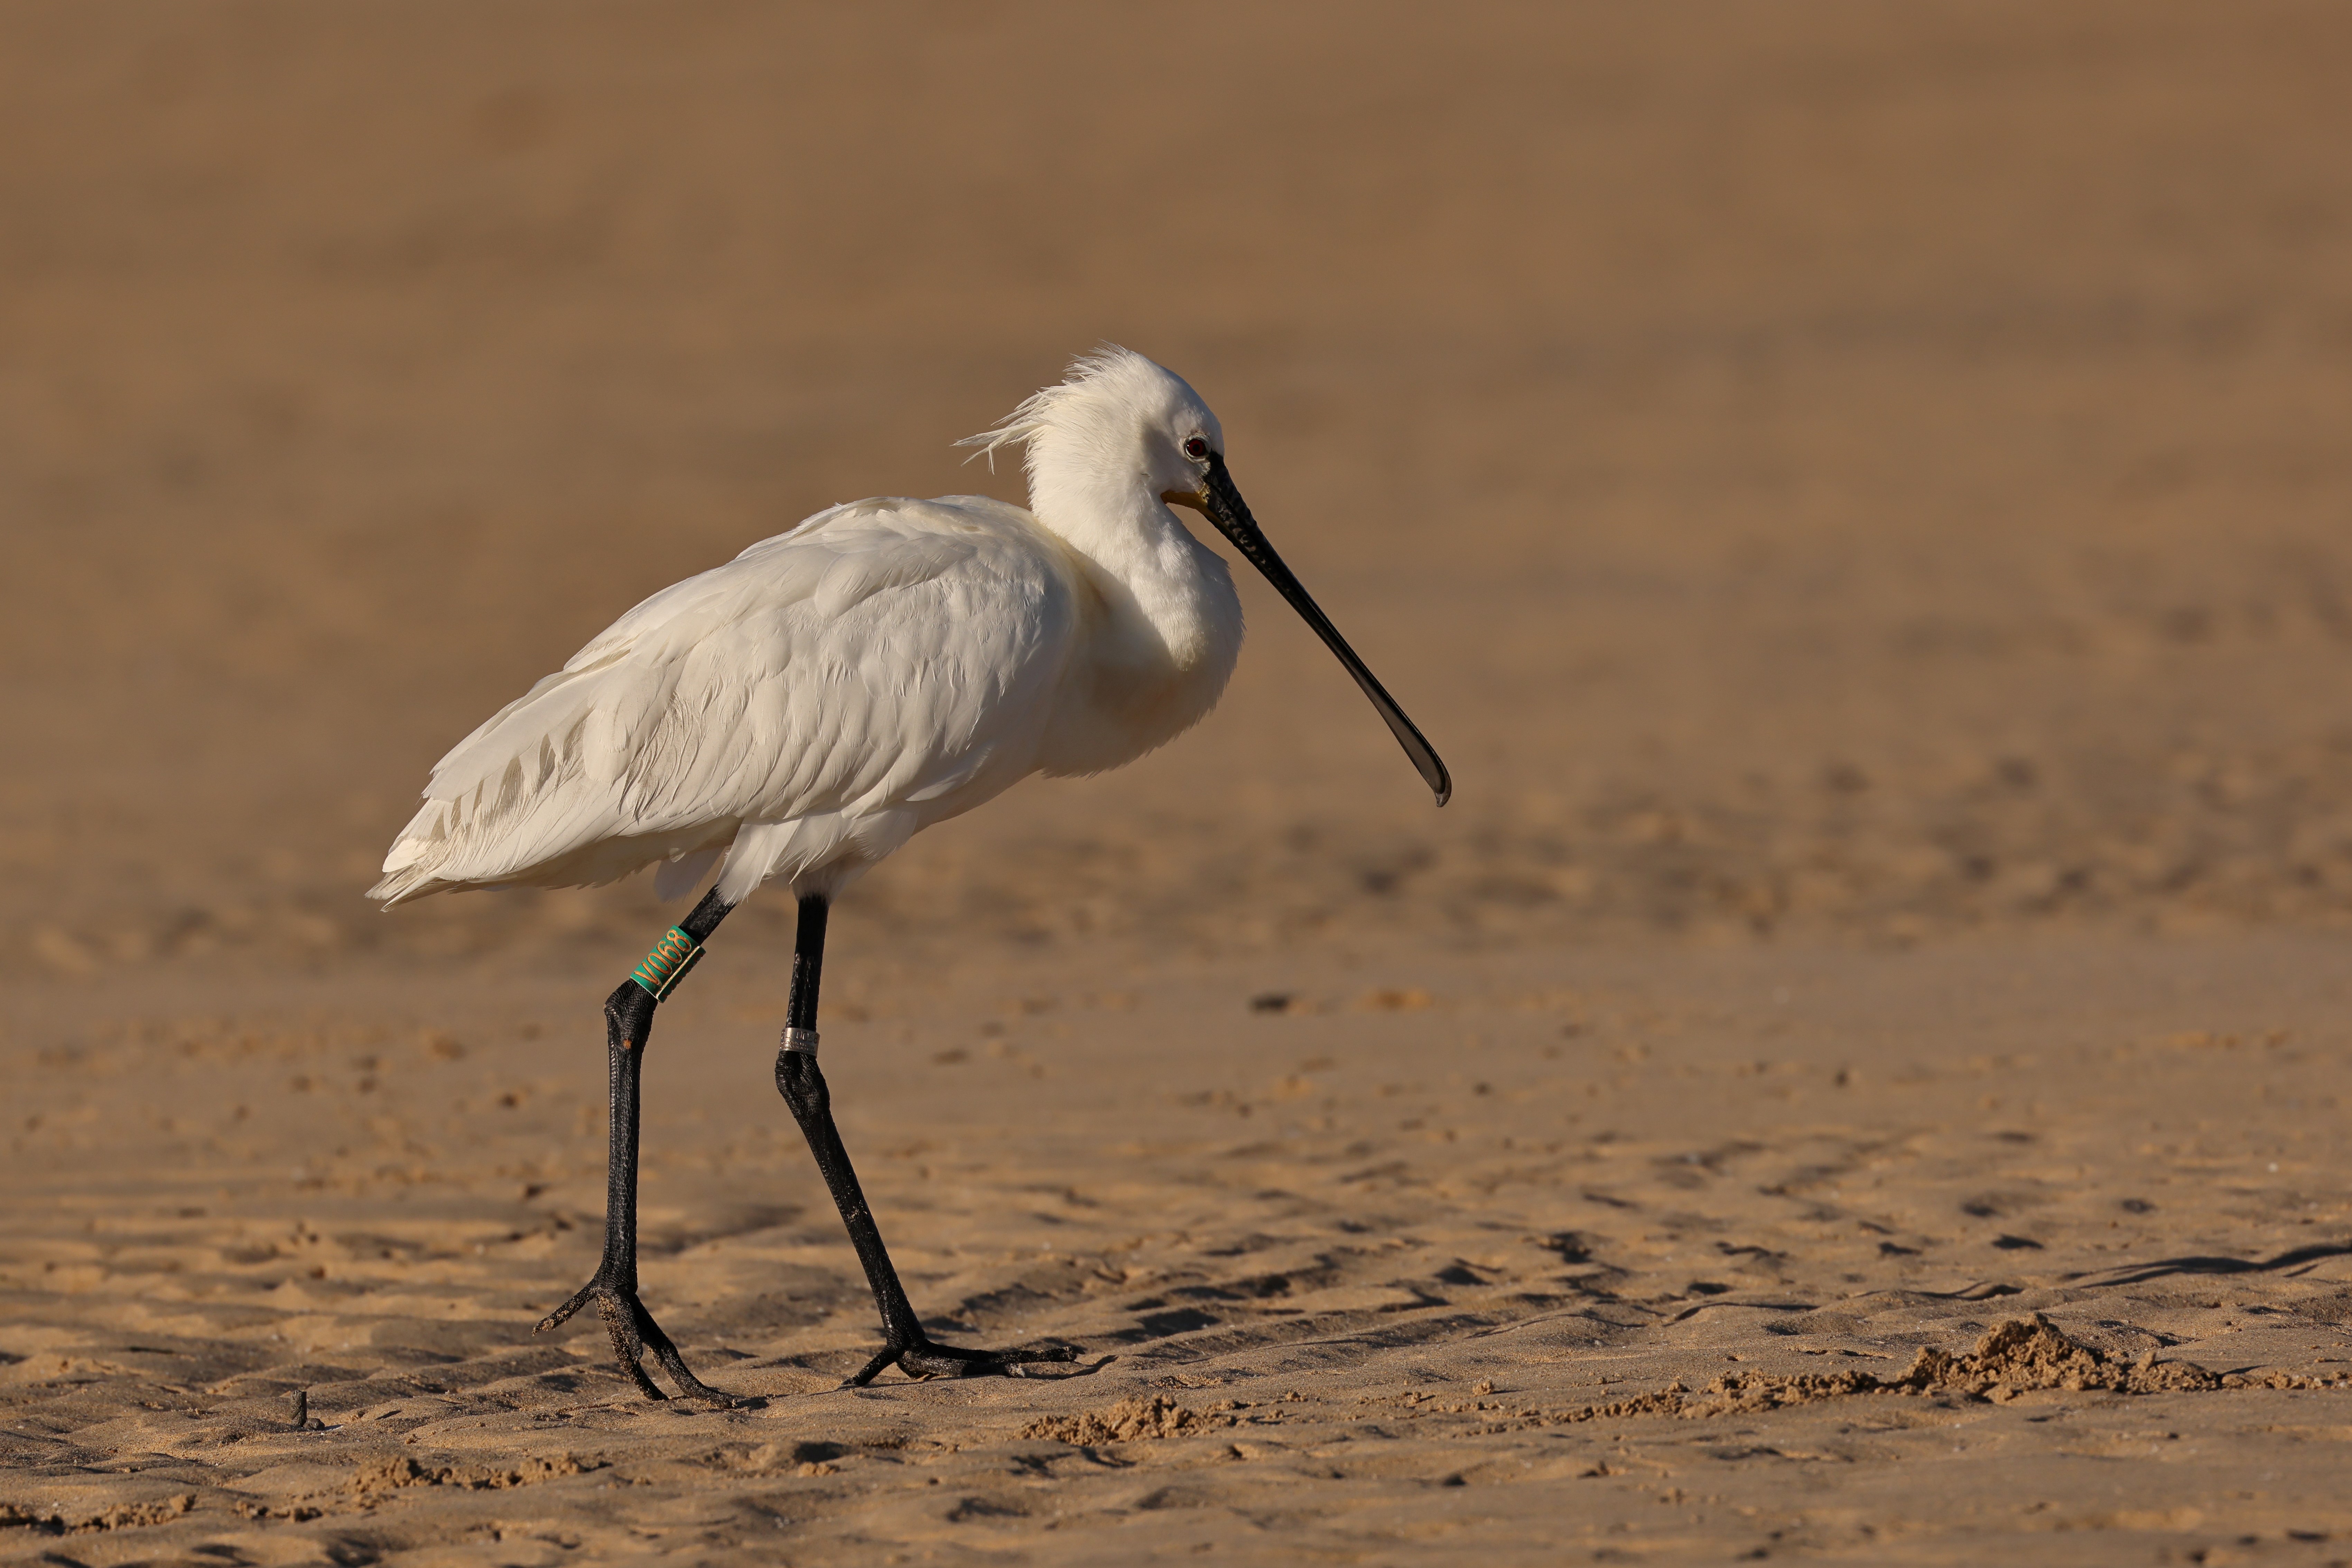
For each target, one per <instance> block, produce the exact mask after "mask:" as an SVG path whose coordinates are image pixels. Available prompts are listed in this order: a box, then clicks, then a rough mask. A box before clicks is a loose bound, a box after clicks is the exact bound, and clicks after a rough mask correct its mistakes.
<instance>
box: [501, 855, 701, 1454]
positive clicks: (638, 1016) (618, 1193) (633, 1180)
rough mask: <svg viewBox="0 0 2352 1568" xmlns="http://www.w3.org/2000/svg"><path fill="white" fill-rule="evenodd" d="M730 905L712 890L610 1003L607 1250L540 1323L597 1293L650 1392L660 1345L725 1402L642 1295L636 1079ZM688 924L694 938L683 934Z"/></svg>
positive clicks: (622, 1349) (619, 1347) (684, 1378)
mask: <svg viewBox="0 0 2352 1568" xmlns="http://www.w3.org/2000/svg"><path fill="white" fill-rule="evenodd" d="M729 908H730V906H729V905H727V904H725V903H722V902H720V901H719V895H718V894H717V893H716V892H713V893H710V894H709V895H708V896H707V897H705V898H704V899H703V900H702V901H701V902H700V903H698V904H697V905H695V906H694V912H693V913H692V914H689V915H688V916H687V917H686V919H684V920H683V921H679V922H678V923H677V927H676V928H675V930H674V932H673V934H672V935H669V936H665V937H664V938H663V941H662V945H661V946H660V947H657V948H656V949H655V950H654V952H653V954H652V955H651V956H650V957H648V958H647V959H646V962H645V963H642V964H639V965H638V966H637V969H636V972H635V974H633V975H632V976H631V978H629V979H627V980H624V981H623V982H621V988H620V989H619V990H617V991H615V992H614V993H613V994H612V995H611V996H610V997H608V998H607V999H606V1000H605V1003H604V1030H605V1034H606V1036H607V1039H608V1044H609V1047H610V1050H611V1068H612V1071H611V1077H612V1085H611V1089H612V1098H611V1107H612V1120H611V1122H610V1128H611V1152H610V1154H609V1157H608V1159H607V1162H606V1164H605V1168H604V1261H603V1262H601V1263H599V1264H598V1265H597V1266H596V1274H595V1277H594V1278H593V1279H590V1280H589V1281H588V1283H587V1284H585V1285H583V1286H582V1287H581V1288H580V1289H579V1292H578V1293H577V1294H575V1295H574V1296H573V1297H572V1300H569V1301H566V1302H564V1303H563V1305H562V1306H561V1307H558V1308H556V1309H555V1310H553V1311H552V1312H550V1313H549V1314H548V1315H547V1316H546V1317H545V1318H544V1319H542V1320H541V1322H540V1325H539V1331H540V1332H541V1333H542V1334H543V1333H546V1332H547V1331H549V1330H551V1329H554V1328H558V1327H561V1326H562V1324H563V1322H564V1321H566V1320H568V1319H569V1318H571V1316H572V1314H573V1313H574V1312H577V1311H578V1310H580V1309H581V1308H583V1307H584V1306H586V1305H587V1304H588V1303H589V1302H590V1301H591V1300H593V1301H594V1302H595V1303H596V1305H597V1307H598V1309H599V1310H601V1311H602V1312H603V1313H604V1327H605V1329H606V1331H608V1332H610V1333H611V1334H612V1336H613V1354H614V1358H615V1359H617V1360H618V1361H619V1362H620V1363H621V1371H622V1373H623V1374H624V1375H625V1376H627V1377H628V1378H630V1379H631V1380H633V1381H634V1382H635V1384H636V1385H637V1387H638V1389H639V1390H640V1391H642V1392H643V1393H644V1394H645V1395H646V1398H648V1399H662V1398H666V1397H667V1395H665V1394H663V1393H662V1391H661V1390H660V1389H658V1388H656V1387H655V1386H654V1381H653V1379H651V1378H650V1377H647V1376H646V1369H645V1368H644V1367H643V1366H642V1365H640V1364H639V1363H640V1360H641V1358H642V1357H643V1356H644V1355H645V1352H646V1351H648V1350H650V1351H652V1352H654V1356H655V1359H656V1360H658V1361H659V1362H660V1363H661V1364H662V1367H663V1369H664V1370H666V1371H667V1373H669V1375H670V1379H671V1381H672V1382H674V1383H676V1384H677V1391H678V1393H680V1394H684V1395H685V1396H686V1397H687V1398H688V1399H701V1400H707V1401H709V1403H711V1404H713V1405H720V1406H722V1407H724V1406H727V1405H733V1404H734V1403H735V1402H734V1401H733V1400H731V1399H730V1398H728V1397H727V1395H725V1394H721V1393H719V1391H718V1390H717V1389H715V1388H712V1387H710V1386H709V1384H705V1383H704V1382H703V1381H702V1380H701V1379H700V1378H698V1377H697V1376H695V1375H694V1373H691V1372H689V1371H688V1370H687V1365H686V1361H685V1358H684V1357H682V1356H680V1355H679V1354H678V1353H677V1346H676V1345H675V1344H672V1343H671V1342H670V1337H669V1336H668V1335H667V1334H666V1333H664V1332H662V1328H661V1325H660V1324H659V1323H656V1322H655V1321H654V1315H653V1314H652V1313H651V1312H648V1311H646V1307H645V1303H644V1302H643V1301H641V1300H638V1299H637V1087H638V1081H639V1079H640V1076H641V1075H642V1073H643V1072H644V1070H645V1056H646V1040H647V1039H648V1038H649V1037H651V1036H652V1034H653V1028H654V1009H655V1008H656V1006H657V1005H659V998H660V997H661V996H667V994H669V993H670V991H671V990H672V989H673V988H675V987H676V985H677V982H678V981H679V980H681V979H683V978H684V977H685V974H686V971H687V970H688V969H690V968H692V967H693V966H694V963H695V962H696V960H698V958H699V957H700V956H701V944H702V942H704V941H705V940H706V939H707V938H708V937H709V935H710V933H711V932H712V931H716V930H718V929H719V921H722V920H725V919H726V918H727V911H728V909H729ZM676 932H683V933H684V934H685V935H686V937H687V938H688V939H689V940H688V942H679V941H677V936H676V934H675V933H676Z"/></svg>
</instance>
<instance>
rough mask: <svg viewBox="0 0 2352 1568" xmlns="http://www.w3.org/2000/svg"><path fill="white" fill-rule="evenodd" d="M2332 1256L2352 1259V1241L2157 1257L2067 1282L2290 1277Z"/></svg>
mask: <svg viewBox="0 0 2352 1568" xmlns="http://www.w3.org/2000/svg"><path fill="white" fill-rule="evenodd" d="M2328 1258H2352V1242H2345V1241H2323V1242H2318V1243H2315V1244H2314V1245H2312V1246H2310V1247H2295V1248H2294V1250H2293V1251H2290V1252H2282V1253H2280V1254H2279V1255H2278V1256H2277V1257H2276V1258H2262V1259H2254V1258H2206V1257H2200V1258H2155V1259H2153V1260H2151V1261H2149V1262H2147V1263H2134V1264H2126V1265H2125V1266H2124V1267H2123V1268H2118V1269H2114V1270H2111V1271H2109V1272H2107V1273H2105V1274H2104V1275H2075V1276H2073V1277H2072V1278H2070V1279H2068V1280H2067V1283H2068V1284H2079V1285H2083V1286H2086V1287H2088V1288H2090V1289H2106V1288H2107V1287H2109V1286H2114V1285H2138V1284H2141V1283H2144V1282H2145V1281H2147V1280H2150V1279H2165V1278H2166V1277H2168V1276H2169V1275H2174V1274H2275V1273H2279V1272H2282V1271H2284V1272H2286V1273H2288V1275H2289V1276H2290V1277H2292V1276H2293V1275H2295V1274H2302V1273H2305V1272H2306V1271H2308V1270H2309V1269H2312V1268H2317V1267H2318V1266H2319V1265H2320V1264H2321V1263H2324V1262H2326V1260H2327V1259H2328Z"/></svg>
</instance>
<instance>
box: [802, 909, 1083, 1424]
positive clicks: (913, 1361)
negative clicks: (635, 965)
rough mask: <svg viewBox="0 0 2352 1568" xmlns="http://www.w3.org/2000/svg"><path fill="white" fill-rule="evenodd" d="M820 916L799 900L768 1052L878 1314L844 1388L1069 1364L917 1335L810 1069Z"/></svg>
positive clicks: (1069, 1354)
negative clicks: (883, 1377) (896, 1376)
mask: <svg viewBox="0 0 2352 1568" xmlns="http://www.w3.org/2000/svg"><path fill="white" fill-rule="evenodd" d="M825 915H826V907H825V901H824V900H823V899H821V898H806V899H803V900H801V910H800V930H799V932H798V934H797V935H796V937H795V938H794V940H793V991H792V999H791V1001H790V1002H789V1003H788V1004H787V1005H786V1011H785V1015H784V1045H783V1048H782V1050H780V1051H778V1052H777V1053H776V1089H777V1090H778V1092H780V1093H782V1095H783V1097H784V1103H785V1104H787V1105H789V1106H791V1107H792V1108H793V1121H798V1122H799V1123H800V1124H801V1132H802V1135H803V1136H804V1137H805V1138H807V1139H808V1146H809V1152H810V1153H812V1154H814V1155H815V1156H816V1168H817V1169H818V1171H820V1172H822V1173H824V1184H825V1187H826V1189H827V1190H828V1191H830V1192H831V1193H832V1194H833V1201H834V1204H835V1206H836V1207H837V1208H839V1209H840V1210H841V1223H842V1224H843V1225H845V1226H848V1227H849V1242H850V1245H851V1246H853V1247H856V1248H857V1261H858V1262H860V1263H862V1264H864V1265H865V1266H866V1283H867V1284H868V1285H870V1286H872V1287H873V1288H874V1305H875V1306H876V1308H877V1309H878V1310H880V1311H881V1314H882V1349H881V1352H879V1353H878V1354H877V1355H876V1356H875V1357H874V1359H873V1360H872V1361H869V1362H867V1363H866V1367H865V1370H863V1371H862V1372H860V1373H858V1374H857V1375H856V1377H853V1378H851V1379H850V1380H849V1382H848V1384H845V1385H844V1386H845V1387H854V1386H858V1385H862V1384H868V1383H871V1382H873V1381H874V1378H875V1376H876V1374H877V1373H880V1372H881V1370H882V1369H883V1368H884V1367H887V1366H893V1365H895V1366H897V1367H898V1368H899V1369H900V1370H901V1371H903V1372H904V1373H906V1374H907V1375H908V1376H909V1377H917V1378H924V1377H987V1376H991V1375H996V1374H1002V1375H1003V1376H1007V1377H1021V1376H1024V1375H1025V1374H1024V1370H1023V1369H1024V1368H1025V1367H1029V1366H1033V1365H1036V1364H1038V1363H1045V1362H1066V1361H1072V1360H1075V1359H1076V1356H1077V1352H1076V1351H1073V1350H1065V1349H1054V1350H1041V1351H974V1350H961V1349H959V1348H957V1347H955V1346H952V1345H939V1344H933V1343H932V1342H930V1340H929V1338H928V1337H926V1336H925V1334H924V1333H923V1325H922V1323H921V1322H920V1321H919V1320H918V1319H917V1318H916V1316H915V1309H914V1308H913V1306H911V1305H910V1304H909V1303H908V1300H907V1290H906V1287H905V1286H903V1285H901V1284H899V1283H898V1269H897V1268H893V1267H892V1266H891V1263H890V1252H889V1249H888V1248H887V1247H884V1246H883V1245H882V1232H881V1231H880V1230H879V1229H878V1228H877V1226H875V1224H874V1214H873V1211H872V1210H870V1209H868V1208H867V1207H866V1194H865V1191H864V1190H863V1189H862V1188H860V1187H859V1186H858V1184H857V1173H856V1171H854V1170H852V1169H851V1168H850V1164H849V1152H848V1151H847V1150H845V1149H844V1148H843V1147H842V1146H841V1133H840V1131H839V1130H837V1129H836V1128H835V1126H834V1124H833V1095H832V1092H831V1091H830V1090H828V1089H826V1088H825V1084H824V1073H823V1072H822V1071H820V1070H819V1069H818V1068H817V1065H816V995H817V984H818V982H819V980H820V978H821V977H822V973H823V971H824V925H825Z"/></svg>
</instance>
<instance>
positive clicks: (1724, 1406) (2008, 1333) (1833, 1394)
mask: <svg viewBox="0 0 2352 1568" xmlns="http://www.w3.org/2000/svg"><path fill="white" fill-rule="evenodd" d="M2220 1387H2221V1378H2220V1377H2218V1376H2216V1375H2215V1374H2214V1373H2210V1372H2208V1371H2207V1370H2205V1368H2203V1367H2201V1366H2198V1365H2195V1364H2193V1363H2189V1362H2166V1363H2162V1364H2161V1365H2159V1364H2158V1363H2157V1361H2156V1352H2154V1351H2153V1350H2151V1351H2148V1352H2145V1353H2143V1354H2142V1355H2141V1356H2140V1357H2139V1358H2138V1359H2137V1360H2136V1361H2130V1362H2126V1361H2122V1360H2119V1359H2117V1358H2116V1357H2114V1356H2110V1355H2108V1354H2107V1353H2106V1352H2104V1351H2101V1350H2099V1349H2097V1348H2096V1347H2095V1346H2092V1345H2086V1344H2083V1343H2081V1342H2078V1341H2074V1340H2070V1339H2068V1338H2067V1337H2066V1336H2065V1335H2064V1334H2063V1333H2061V1332H2060V1331H2058V1329H2057V1328H2056V1326H2055V1325H2053V1323H2052V1322H2051V1321H2050V1320H2049V1319H2047V1318H2045V1317H2043V1316H2042V1314H2041V1313H2039V1312H2036V1313H2035V1314H2034V1315H2033V1317H2032V1320H2031V1321H2025V1320H2021V1319H2016V1318H2012V1319H2011V1320H2010V1321H2007V1322H2005V1323H2002V1324H2001V1325H2000V1327H1998V1328H1995V1329H1992V1330H1990V1331H1988V1332H1987V1333H1986V1334H1985V1336H1984V1337H1983V1338H1982V1339H1980V1340H1979V1341H1978V1342H1977V1348H1976V1349H1975V1350H1973V1351H1970V1352H1966V1353H1964V1354H1960V1355H1954V1354H1952V1353H1951V1352H1948V1351H1939V1350H1932V1349H1928V1348H1926V1347H1922V1348H1921V1350H1920V1352H1919V1353H1918V1354H1917V1355H1916V1356H1914V1357H1913V1358H1912V1361H1911V1365H1910V1367H1909V1368H1908V1369H1907V1370H1906V1371H1905V1372H1904V1373H1903V1375H1902V1376H1900V1377H1896V1378H1881V1377H1878V1376H1876V1375H1875V1374H1874V1373H1867V1372H1840V1373H1800V1374H1798V1375H1796V1376H1793V1377H1780V1376H1772V1375H1769V1374H1766V1373H1727V1374H1725V1375H1724V1376H1722V1377H1718V1378H1717V1379H1715V1380H1714V1381H1713V1382H1712V1383H1709V1384H1707V1385H1706V1389H1705V1390H1704V1391H1702V1392H1700V1393H1696V1394H1694V1393H1692V1392H1691V1391H1690V1390H1689V1389H1687V1388H1685V1387H1684V1386H1683V1385H1682V1384H1680V1383H1675V1384H1670V1385H1669V1386H1668V1387H1666V1388H1665V1389H1664V1390H1663V1391H1662V1392H1660V1393H1656V1394H1636V1395H1634V1396H1633V1397H1632V1398H1630V1399H1620V1400H1614V1401H1612V1402H1611V1403H1609V1404H1607V1405H1588V1406H1586V1407H1585V1408H1584V1409H1582V1410H1577V1411H1570V1412H1567V1413H1565V1414H1564V1415H1559V1416H1557V1417H1554V1419H1557V1420H1563V1421H1569V1422H1579V1421H1598V1420H1604V1419H1617V1418H1622V1417H1624V1416H1629V1415H1677V1416H1681V1417H1683V1418H1685V1419H1686V1420H1704V1419H1706V1418H1708V1417H1711V1416H1717V1415H1746V1414H1749V1413H1752V1412H1755V1411H1761V1410H1776V1409H1780V1408H1782V1407H1784V1406H1788V1405H1814V1404H1818V1403H1820V1402H1821V1401H1822V1400H1825V1399H1845V1398H1851V1397H1853V1396H1854V1395H1857V1394H1960V1395H1963V1396H1965V1397H1967V1398H1970V1399H1984V1400H1990V1401H1991V1402H1992V1403H1994V1404H2001V1403H2004V1402H2006V1401H2008V1400H2011V1399H2013V1398H2015V1397H2016V1396H2017V1395H2019V1394H2025V1393H2030V1392H2032V1391H2033V1390H2036V1389H2045V1388H2063V1389H2068V1390H2074V1391H2078V1392H2080V1391H2090V1390H2100V1391H2105V1392H2107V1393H2113V1394H2170V1393H2192V1392H2202V1391H2205V1390H2209V1389H2216V1388H2220Z"/></svg>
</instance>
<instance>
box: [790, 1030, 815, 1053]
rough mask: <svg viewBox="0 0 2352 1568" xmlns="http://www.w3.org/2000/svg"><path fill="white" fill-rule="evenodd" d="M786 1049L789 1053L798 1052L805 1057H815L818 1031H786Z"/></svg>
mask: <svg viewBox="0 0 2352 1568" xmlns="http://www.w3.org/2000/svg"><path fill="white" fill-rule="evenodd" d="M784 1049H786V1050H788V1051H798V1052H800V1053H801V1054H802V1055H803V1056H810V1057H813V1056H814V1055H816V1031H815V1030H814V1029H786V1030H785V1031H784Z"/></svg>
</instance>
